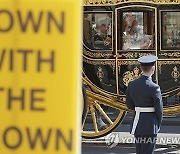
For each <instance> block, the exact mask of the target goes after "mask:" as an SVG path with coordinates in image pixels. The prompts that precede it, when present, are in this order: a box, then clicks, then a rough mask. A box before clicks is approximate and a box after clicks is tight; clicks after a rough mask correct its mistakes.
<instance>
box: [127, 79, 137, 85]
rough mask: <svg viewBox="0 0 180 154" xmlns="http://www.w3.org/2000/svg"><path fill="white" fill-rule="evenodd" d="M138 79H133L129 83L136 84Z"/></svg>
mask: <svg viewBox="0 0 180 154" xmlns="http://www.w3.org/2000/svg"><path fill="white" fill-rule="evenodd" d="M136 81H137V79H133V80H131V81H130V82H129V84H128V85H130V86H131V85H133V84H135V83H136Z"/></svg>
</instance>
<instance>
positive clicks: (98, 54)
mask: <svg viewBox="0 0 180 154" xmlns="http://www.w3.org/2000/svg"><path fill="white" fill-rule="evenodd" d="M83 54H84V55H86V56H89V57H92V58H110V57H111V56H112V51H109V53H106V52H105V51H103V52H102V51H97V52H94V51H88V50H86V49H83Z"/></svg>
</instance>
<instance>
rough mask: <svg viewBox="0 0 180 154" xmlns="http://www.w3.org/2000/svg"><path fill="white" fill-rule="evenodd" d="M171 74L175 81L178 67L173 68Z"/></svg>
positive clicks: (179, 74)
mask: <svg viewBox="0 0 180 154" xmlns="http://www.w3.org/2000/svg"><path fill="white" fill-rule="evenodd" d="M171 76H172V77H173V78H174V79H175V82H177V79H178V78H179V76H180V73H179V71H178V68H177V67H176V66H175V67H174V68H173V71H172V73H171Z"/></svg>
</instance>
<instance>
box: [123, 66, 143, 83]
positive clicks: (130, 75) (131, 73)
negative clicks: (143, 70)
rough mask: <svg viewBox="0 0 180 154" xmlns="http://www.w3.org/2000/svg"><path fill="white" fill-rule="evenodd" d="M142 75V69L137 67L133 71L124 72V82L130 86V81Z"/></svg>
mask: <svg viewBox="0 0 180 154" xmlns="http://www.w3.org/2000/svg"><path fill="white" fill-rule="evenodd" d="M139 76H140V70H139V68H138V67H135V68H134V69H133V71H127V72H125V73H124V74H123V84H124V85H125V86H128V84H129V82H130V81H131V80H133V79H137V78H138V77H139Z"/></svg>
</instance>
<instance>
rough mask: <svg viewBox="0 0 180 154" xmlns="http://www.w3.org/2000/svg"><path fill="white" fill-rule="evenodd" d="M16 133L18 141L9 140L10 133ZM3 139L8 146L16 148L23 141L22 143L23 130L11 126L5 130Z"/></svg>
mask: <svg viewBox="0 0 180 154" xmlns="http://www.w3.org/2000/svg"><path fill="white" fill-rule="evenodd" d="M13 132H14V133H15V134H16V135H17V142H16V143H13V144H12V143H9V141H10V140H8V135H9V134H10V133H13ZM3 141H4V144H5V146H6V147H8V148H9V149H16V148H18V147H19V146H20V145H21V143H22V134H21V131H20V130H19V129H18V128H16V127H9V128H7V129H6V130H5V131H4V135H3Z"/></svg>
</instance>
